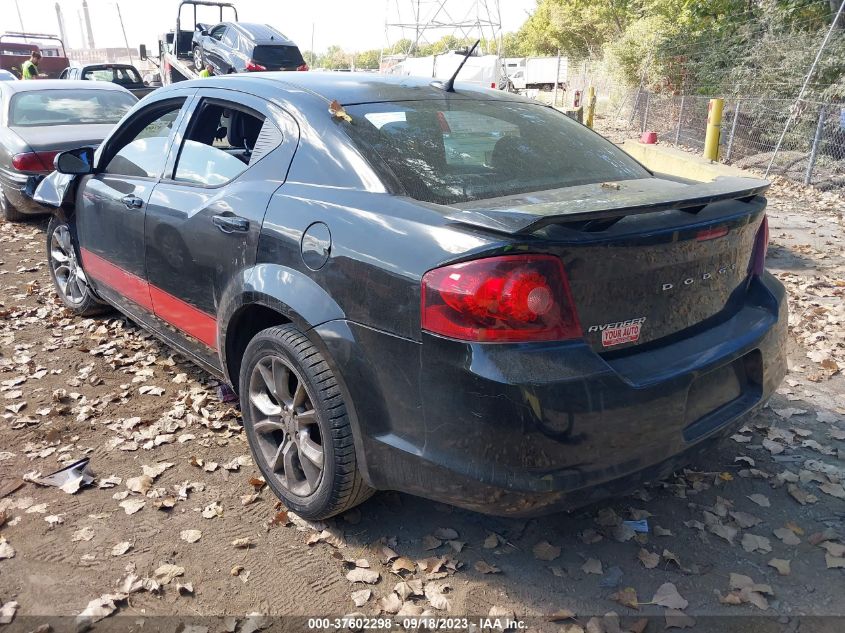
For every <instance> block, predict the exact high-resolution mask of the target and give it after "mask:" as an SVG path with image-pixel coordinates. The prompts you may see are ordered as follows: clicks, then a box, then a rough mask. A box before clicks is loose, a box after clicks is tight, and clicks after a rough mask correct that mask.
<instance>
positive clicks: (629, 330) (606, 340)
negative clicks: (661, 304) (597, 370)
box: [587, 317, 646, 347]
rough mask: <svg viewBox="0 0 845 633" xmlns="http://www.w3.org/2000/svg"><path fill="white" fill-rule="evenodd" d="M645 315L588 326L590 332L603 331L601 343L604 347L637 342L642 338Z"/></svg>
mask: <svg viewBox="0 0 845 633" xmlns="http://www.w3.org/2000/svg"><path fill="white" fill-rule="evenodd" d="M645 319H646V318H645V317H639V318H637V319H628V320H627V321H617V322H616V323H605V324H604V325H591V326H590V327H589V328H587V332H588V333H595V332H601V344H602V346H603V347H613V346H614V345H621V344H622V343H636V342H637V341H639V340H640V332H641V331H642V328H643V325H644V324H645Z"/></svg>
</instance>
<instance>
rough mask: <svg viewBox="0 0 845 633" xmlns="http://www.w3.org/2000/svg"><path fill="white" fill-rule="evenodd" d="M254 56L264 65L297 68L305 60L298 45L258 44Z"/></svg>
mask: <svg viewBox="0 0 845 633" xmlns="http://www.w3.org/2000/svg"><path fill="white" fill-rule="evenodd" d="M252 58H253V59H254V60H255V61H256V62H257V63H259V64H261V65H262V66H267V67H276V68H279V67H282V68H296V67H298V66H302V64H304V63H305V60H304V59H302V53H300V52H299V49H298V48H297V47H296V46H256V47H255V50H254V51H253V53H252Z"/></svg>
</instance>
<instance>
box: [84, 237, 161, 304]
mask: <svg viewBox="0 0 845 633" xmlns="http://www.w3.org/2000/svg"><path fill="white" fill-rule="evenodd" d="M80 250H81V251H82V266H83V267H84V269H85V274H87V275H91V276H92V277H94V278H95V279H97V280H98V281H101V282H103V283H104V284H106V285H107V286H108V287H109V288H112V289H114V290H117V291H118V292H119V293H120V294H122V295H123V296H124V297H126V298H127V299H129V300H130V301H134V302H135V303H137V304H138V305H139V306H141V307H143V308H146V309H147V310H149V311H150V312H153V300H152V297H150V285H149V284H148V283H147V282H146V280H144V279H141V278H140V277H138V276H137V275H133V274H132V273H130V272H128V271H126V270H123V269H122V268H120V267H119V266H115V265H114V264H112V263H111V262H110V261H107V260H105V259H103V258H102V257H100V256H99V255H95V254H94V253H92V252H91V251H89V250H86V249H84V248H83V249H80Z"/></svg>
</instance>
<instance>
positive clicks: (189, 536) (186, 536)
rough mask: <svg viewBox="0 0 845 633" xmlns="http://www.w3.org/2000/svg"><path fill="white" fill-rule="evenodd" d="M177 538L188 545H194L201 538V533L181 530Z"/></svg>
mask: <svg viewBox="0 0 845 633" xmlns="http://www.w3.org/2000/svg"><path fill="white" fill-rule="evenodd" d="M179 538H181V539H182V540H183V541H186V542H188V543H196V542H197V541H198V540H200V539H201V538H202V532H201V531H200V530H182V531H181V532H180V533H179Z"/></svg>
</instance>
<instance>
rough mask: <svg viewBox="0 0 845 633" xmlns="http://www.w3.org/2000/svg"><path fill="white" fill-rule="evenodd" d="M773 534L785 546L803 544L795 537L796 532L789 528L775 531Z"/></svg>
mask: <svg viewBox="0 0 845 633" xmlns="http://www.w3.org/2000/svg"><path fill="white" fill-rule="evenodd" d="M772 533H773V534H774V535H775V536H777V537H778V538H779V539H780V540H781V541H783V544H784V545H798V544H800V543H801V539H800V538H798V537H797V536H796V535H795V532H793V531H792V530H790V529H788V528H778V529H776V530H773V531H772Z"/></svg>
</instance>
